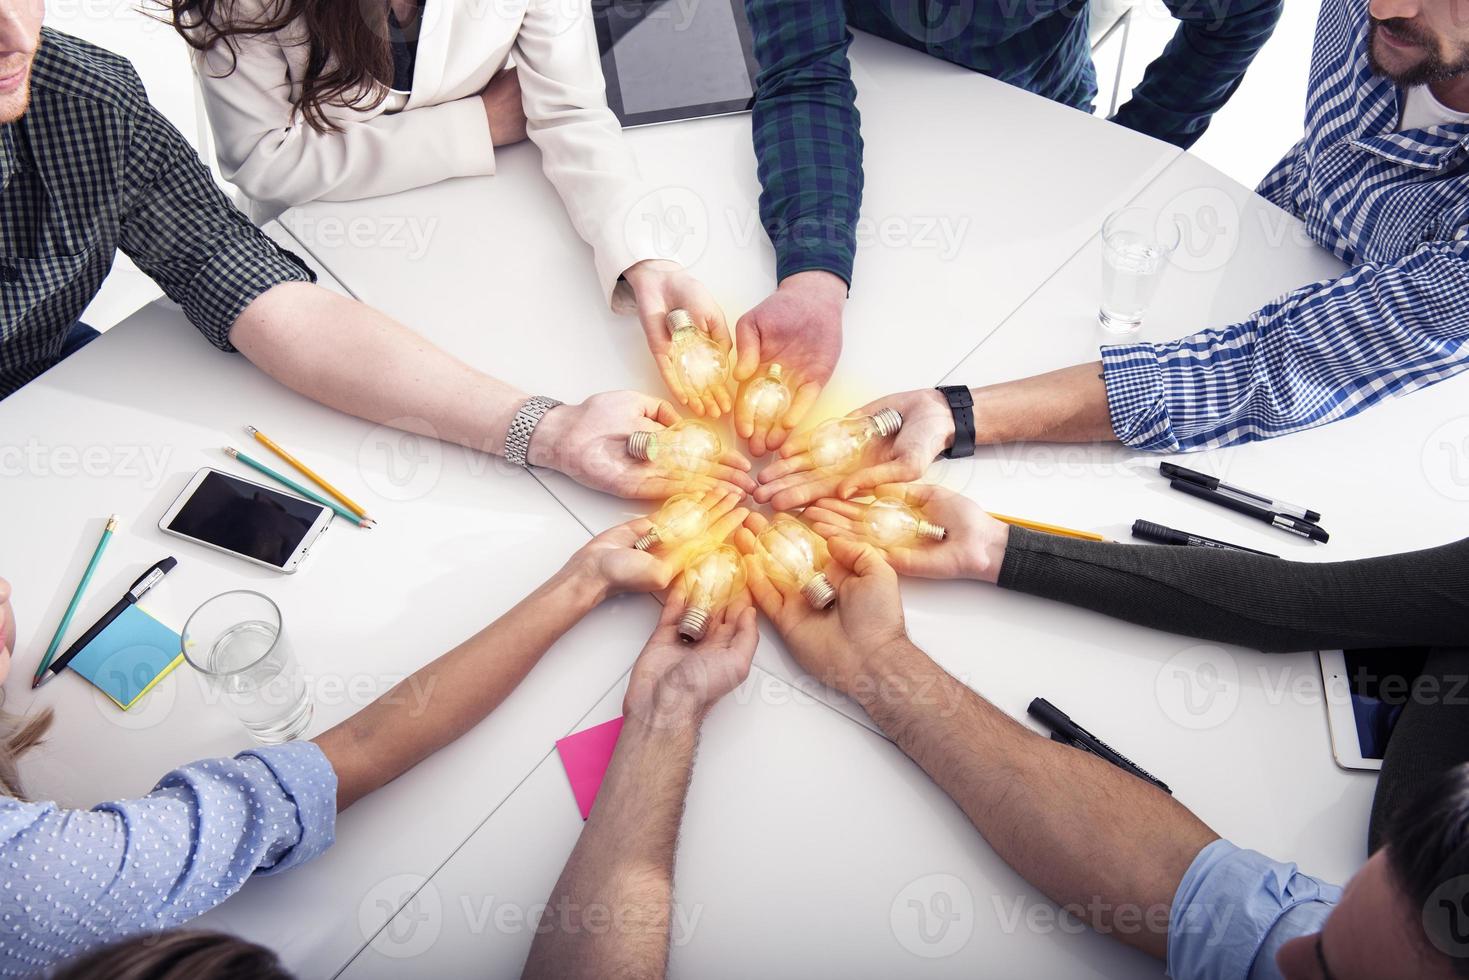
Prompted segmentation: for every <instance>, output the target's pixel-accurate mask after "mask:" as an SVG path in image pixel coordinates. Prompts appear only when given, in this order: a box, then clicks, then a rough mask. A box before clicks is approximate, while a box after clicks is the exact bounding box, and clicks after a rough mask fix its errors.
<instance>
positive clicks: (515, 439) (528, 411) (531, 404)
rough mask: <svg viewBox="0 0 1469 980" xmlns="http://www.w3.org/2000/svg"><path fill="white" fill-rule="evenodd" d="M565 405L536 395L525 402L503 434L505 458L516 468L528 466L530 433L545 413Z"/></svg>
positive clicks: (534, 429)
mask: <svg viewBox="0 0 1469 980" xmlns="http://www.w3.org/2000/svg"><path fill="white" fill-rule="evenodd" d="M562 404H565V403H564V402H559V401H557V400H556V399H554V398H547V397H546V396H545V395H536V396H534V397H533V398H529V399H527V400H526V403H525V404H524V405H522V406H520V410H519V411H517V412H516V413H515V418H513V419H511V420H510V429H509V431H507V432H506V433H505V458H506V459H507V460H509V461H510V462H512V463H514V464H515V465H516V466H529V465H530V462H529V460H528V458H527V457H528V456H529V455H530V437H531V433H533V432H535V431H536V426H537V425H539V424H540V422H541V419H542V418H544V417H545V415H546V413H547V412H549V411H550V410H551V409H553V408H555V407H556V406H557V405H562Z"/></svg>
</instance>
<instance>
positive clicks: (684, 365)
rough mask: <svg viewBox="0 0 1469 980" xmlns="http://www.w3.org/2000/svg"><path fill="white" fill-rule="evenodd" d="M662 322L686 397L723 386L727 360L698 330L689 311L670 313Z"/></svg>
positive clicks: (726, 375) (673, 311)
mask: <svg viewBox="0 0 1469 980" xmlns="http://www.w3.org/2000/svg"><path fill="white" fill-rule="evenodd" d="M665 322H666V323H667V324H668V332H669V334H670V335H671V336H672V337H673V350H672V351H670V352H669V357H670V358H671V359H672V361H673V369H674V370H675V371H677V372H678V377H679V380H680V381H682V382H683V385H684V388H685V389H686V390H687V391H688V393H689V394H691V395H702V394H703V393H704V392H706V391H708V390H709V389H710V388H717V387H719V386H720V385H723V384H724V383H725V382H726V381H727V380H728V378H729V357H728V356H727V355H726V354H725V353H724V350H723V349H722V348H721V347H720V346H719V345H718V344H716V343H715V342H714V341H713V340H712V339H711V338H710V337H709V335H708V334H706V333H705V332H704V331H702V330H700V329H699V327H698V325H697V324H695V323H694V318H693V316H691V315H690V314H689V311H688V310H670V311H669V312H668V316H667V317H666V318H665Z"/></svg>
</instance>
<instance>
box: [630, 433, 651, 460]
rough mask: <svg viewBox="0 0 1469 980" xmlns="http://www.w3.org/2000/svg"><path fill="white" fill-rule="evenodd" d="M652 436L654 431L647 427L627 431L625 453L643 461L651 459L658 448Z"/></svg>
mask: <svg viewBox="0 0 1469 980" xmlns="http://www.w3.org/2000/svg"><path fill="white" fill-rule="evenodd" d="M653 436H654V433H653V432H651V431H649V430H648V429H639V430H638V431H637V432H632V433H629V434H628V437H627V454H628V455H629V456H631V457H632V458H633V459H641V460H643V461H645V462H646V461H648V460H651V459H652V458H653V454H654V453H655V452H657V449H658V443H657V441H656V440H655V439H654V438H653Z"/></svg>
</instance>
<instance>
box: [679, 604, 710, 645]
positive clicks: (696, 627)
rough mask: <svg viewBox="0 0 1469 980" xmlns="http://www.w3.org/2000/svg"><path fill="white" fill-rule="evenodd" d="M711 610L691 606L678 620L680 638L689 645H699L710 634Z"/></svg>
mask: <svg viewBox="0 0 1469 980" xmlns="http://www.w3.org/2000/svg"><path fill="white" fill-rule="evenodd" d="M709 616H710V613H709V610H708V609H699V608H697V607H695V606H690V607H689V608H687V609H685V610H684V612H683V615H682V616H681V617H679V620H678V635H679V638H680V639H682V640H684V641H685V642H687V643H698V642H699V641H700V640H702V639H703V638H704V634H705V633H707V632H709Z"/></svg>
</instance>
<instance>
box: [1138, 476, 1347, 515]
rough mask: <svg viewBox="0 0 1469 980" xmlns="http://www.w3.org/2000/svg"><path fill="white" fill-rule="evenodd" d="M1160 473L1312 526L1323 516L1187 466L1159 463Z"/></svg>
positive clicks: (1171, 478)
mask: <svg viewBox="0 0 1469 980" xmlns="http://www.w3.org/2000/svg"><path fill="white" fill-rule="evenodd" d="M1158 472H1159V473H1162V474H1163V475H1164V476H1166V477H1168V479H1170V480H1187V481H1188V482H1189V483H1197V484H1198V485H1199V486H1201V487H1208V488H1209V489H1210V490H1218V491H1219V492H1220V493H1222V494H1224V495H1226V496H1230V497H1234V498H1235V499H1236V500H1241V501H1243V502H1245V503H1252V504H1254V505H1255V506H1257V507H1262V508H1264V509H1265V510H1270V511H1274V512H1275V513H1277V514H1288V515H1290V516H1291V517H1299V518H1300V519H1301V520H1303V521H1310V522H1311V523H1312V524H1315V523H1318V522H1319V521H1320V520H1321V515H1320V514H1318V513H1317V512H1316V511H1314V510H1308V509H1307V508H1305V507H1302V506H1300V505H1299V504H1292V503H1287V502H1286V501H1284V500H1272V499H1271V498H1270V497H1267V496H1265V495H1264V494H1259V493H1253V492H1251V491H1249V490H1246V489H1245V488H1244V487H1237V486H1234V485H1233V484H1230V483H1225V482H1224V481H1223V480H1221V479H1219V477H1217V476H1210V475H1209V474H1207V473H1200V472H1199V471H1198V470H1191V469H1189V468H1188V467H1186V466H1179V465H1178V464H1177V463H1159V464H1158Z"/></svg>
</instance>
